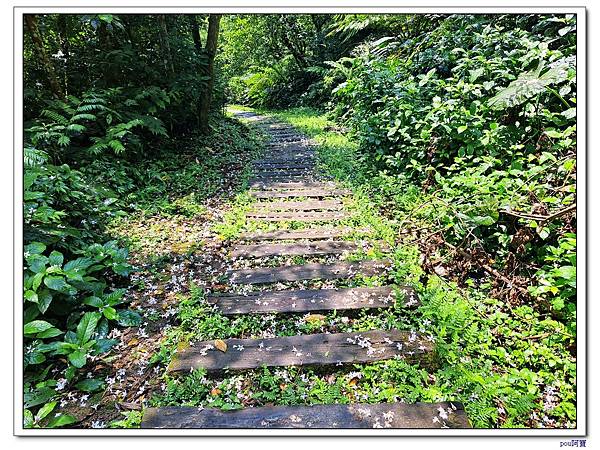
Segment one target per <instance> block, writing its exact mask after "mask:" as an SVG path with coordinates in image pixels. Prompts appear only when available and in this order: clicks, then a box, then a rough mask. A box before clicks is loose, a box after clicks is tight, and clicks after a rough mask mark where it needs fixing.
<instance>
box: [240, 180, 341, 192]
mask: <svg viewBox="0 0 600 450" xmlns="http://www.w3.org/2000/svg"><path fill="white" fill-rule="evenodd" d="M249 186H250V188H252V189H258V190H271V189H277V190H281V189H291V190H298V189H335V187H336V184H335V183H334V182H333V181H289V182H268V181H265V180H258V181H254V182H251V183H250V185H249Z"/></svg>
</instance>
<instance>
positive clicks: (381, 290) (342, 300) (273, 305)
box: [206, 286, 419, 315]
mask: <svg viewBox="0 0 600 450" xmlns="http://www.w3.org/2000/svg"><path fill="white" fill-rule="evenodd" d="M396 293H399V294H400V296H401V299H400V300H399V303H401V304H402V305H404V307H406V308H411V307H416V306H418V305H419V300H418V296H417V294H416V293H415V290H414V289H413V288H412V287H410V286H399V287H397V288H394V287H391V286H384V287H360V288H346V289H305V290H285V291H268V292H255V293H251V294H248V295H211V296H208V297H207V299H206V301H207V302H208V303H210V304H212V305H215V306H216V307H217V309H218V310H219V311H220V312H221V313H222V314H224V315H236V314H271V313H294V312H296V313H304V312H309V311H333V310H340V311H343V310H351V309H375V308H387V307H390V306H394V304H395V301H396Z"/></svg>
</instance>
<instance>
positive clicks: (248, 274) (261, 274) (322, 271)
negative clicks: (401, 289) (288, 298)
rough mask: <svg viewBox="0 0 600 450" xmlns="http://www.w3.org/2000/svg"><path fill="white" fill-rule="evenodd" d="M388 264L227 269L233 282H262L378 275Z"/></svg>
mask: <svg viewBox="0 0 600 450" xmlns="http://www.w3.org/2000/svg"><path fill="white" fill-rule="evenodd" d="M389 265H390V262H389V261H387V260H365V261H359V262H346V261H342V262H339V263H336V264H319V263H309V264H300V265H293V266H283V267H255V268H252V269H236V270H229V271H227V275H228V276H229V281H230V282H231V283H233V284H263V283H277V282H278V281H298V280H313V279H314V280H335V279H338V278H351V277H354V275H359V274H360V275H366V276H373V275H379V274H381V273H383V272H384V271H385V268H386V267H388V266H389Z"/></svg>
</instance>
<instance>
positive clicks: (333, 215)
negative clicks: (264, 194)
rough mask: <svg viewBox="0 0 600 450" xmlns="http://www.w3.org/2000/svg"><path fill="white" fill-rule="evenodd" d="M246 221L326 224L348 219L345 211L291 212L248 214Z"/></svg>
mask: <svg viewBox="0 0 600 450" xmlns="http://www.w3.org/2000/svg"><path fill="white" fill-rule="evenodd" d="M246 217H247V218H248V219H252V220H262V221H264V222H303V223H304V222H328V221H331V220H344V219H346V218H347V217H348V213H346V212H345V211H331V212H327V211H316V212H311V211H291V212H271V211H267V212H265V213H256V212H249V213H247V214H246Z"/></svg>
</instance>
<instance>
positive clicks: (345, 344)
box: [167, 330, 435, 372]
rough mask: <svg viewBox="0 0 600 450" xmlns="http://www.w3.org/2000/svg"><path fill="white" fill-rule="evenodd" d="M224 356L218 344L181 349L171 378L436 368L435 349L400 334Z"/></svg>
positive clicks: (363, 334) (282, 343)
mask: <svg viewBox="0 0 600 450" xmlns="http://www.w3.org/2000/svg"><path fill="white" fill-rule="evenodd" d="M224 341H225V343H226V344H227V350H226V351H225V352H222V351H221V350H218V349H217V348H216V347H215V342H214V341H202V342H196V343H195V344H194V345H193V346H191V345H190V346H187V347H180V348H179V349H178V351H177V353H176V354H175V355H174V357H173V359H172V360H171V363H170V364H169V366H168V367H167V372H189V371H190V370H192V369H199V368H203V369H206V371H207V372H221V371H224V370H247V369H257V368H260V367H263V366H266V367H283V366H286V367H287V366H335V365H343V364H359V363H370V362H374V361H382V360H386V359H394V358H396V357H398V358H401V359H403V360H405V361H406V362H408V363H411V364H416V363H418V364H420V365H421V366H422V367H432V366H433V365H434V359H435V355H434V344H433V343H432V342H430V341H429V340H427V339H425V338H423V337H421V336H420V335H418V334H416V333H414V332H409V331H401V330H388V331H382V330H375V331H360V332H353V333H331V334H328V333H320V334H309V335H298V336H285V337H275V338H268V339H225V340H224Z"/></svg>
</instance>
